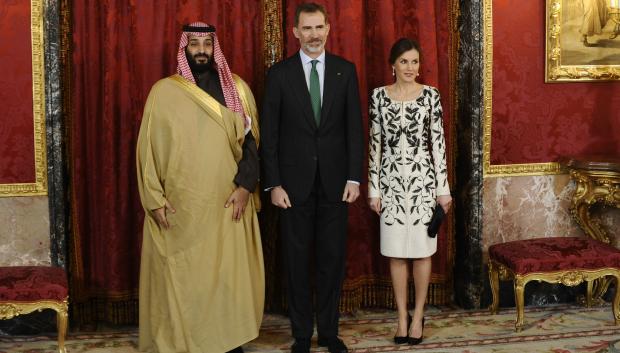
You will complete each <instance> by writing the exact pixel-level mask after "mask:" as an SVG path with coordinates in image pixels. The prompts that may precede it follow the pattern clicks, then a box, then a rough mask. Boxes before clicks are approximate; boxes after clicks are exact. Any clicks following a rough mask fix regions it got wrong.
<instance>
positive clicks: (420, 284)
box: [392, 257, 431, 338]
mask: <svg viewBox="0 0 620 353" xmlns="http://www.w3.org/2000/svg"><path fill="white" fill-rule="evenodd" d="M392 278H394V276H393V275H392ZM430 280H431V258H430V257H425V258H421V259H415V260H413V283H414V284H415V310H414V311H413V323H412V324H411V330H410V331H409V337H413V338H418V337H420V336H422V319H423V318H424V303H426V295H427V294H428V284H429V282H430ZM392 281H393V279H392Z"/></svg>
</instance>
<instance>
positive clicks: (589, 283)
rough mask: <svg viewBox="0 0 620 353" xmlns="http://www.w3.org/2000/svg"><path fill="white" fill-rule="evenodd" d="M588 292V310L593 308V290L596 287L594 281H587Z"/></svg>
mask: <svg viewBox="0 0 620 353" xmlns="http://www.w3.org/2000/svg"><path fill="white" fill-rule="evenodd" d="M586 285H587V287H586V288H587V290H586V308H591V307H592V304H593V303H592V288H593V287H594V281H587V282H586Z"/></svg>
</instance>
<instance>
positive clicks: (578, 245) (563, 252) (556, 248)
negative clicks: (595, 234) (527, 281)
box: [489, 237, 620, 274]
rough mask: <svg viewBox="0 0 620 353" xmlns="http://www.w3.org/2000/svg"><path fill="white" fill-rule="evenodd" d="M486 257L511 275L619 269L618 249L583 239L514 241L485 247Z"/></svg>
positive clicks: (564, 238) (619, 253)
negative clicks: (572, 270)
mask: <svg viewBox="0 0 620 353" xmlns="http://www.w3.org/2000/svg"><path fill="white" fill-rule="evenodd" d="M489 257H490V258H491V259H493V260H496V261H498V262H500V263H502V264H503V265H504V266H506V267H508V268H510V269H511V270H512V271H514V273H515V274H526V273H532V272H553V271H563V270H571V269H582V270H594V269H600V268H606V267H611V268H620V250H618V249H616V248H615V247H613V246H611V245H608V244H605V243H602V242H600V241H597V240H594V239H591V238H586V237H557V238H536V239H526V240H517V241H511V242H507V243H501V244H495V245H492V246H490V247H489Z"/></svg>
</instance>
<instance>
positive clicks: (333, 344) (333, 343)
mask: <svg viewBox="0 0 620 353" xmlns="http://www.w3.org/2000/svg"><path fill="white" fill-rule="evenodd" d="M317 343H318V344H319V346H320V347H327V350H328V351H329V353H347V352H349V349H348V348H347V346H346V345H345V344H344V342H342V340H341V339H340V338H338V337H319V339H318V341H317Z"/></svg>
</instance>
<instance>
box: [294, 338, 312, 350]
mask: <svg viewBox="0 0 620 353" xmlns="http://www.w3.org/2000/svg"><path fill="white" fill-rule="evenodd" d="M291 353H310V340H309V339H296V340H295V343H293V345H292V346H291Z"/></svg>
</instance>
